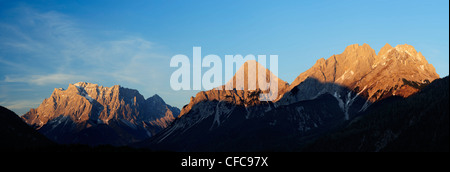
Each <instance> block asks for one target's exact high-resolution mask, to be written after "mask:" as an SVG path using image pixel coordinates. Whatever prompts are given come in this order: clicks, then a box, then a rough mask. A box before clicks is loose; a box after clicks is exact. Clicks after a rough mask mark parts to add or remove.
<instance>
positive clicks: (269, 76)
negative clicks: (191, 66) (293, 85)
mask: <svg viewBox="0 0 450 172" xmlns="http://www.w3.org/2000/svg"><path fill="white" fill-rule="evenodd" d="M262 71H264V72H262ZM258 76H259V77H260V78H265V82H266V83H267V85H266V86H267V88H270V85H271V84H275V82H274V81H278V82H277V84H278V92H277V97H278V98H281V95H283V94H284V93H285V92H286V91H287V88H288V87H289V84H288V83H287V82H286V81H283V80H281V79H280V78H278V77H277V76H276V75H275V74H273V73H272V72H271V71H270V70H269V69H267V68H265V67H264V66H263V65H261V64H260V63H258V62H257V61H255V60H249V61H247V62H245V63H244V64H243V65H242V66H241V67H240V68H239V69H238V70H237V72H236V74H235V75H234V76H233V78H232V79H230V80H229V81H228V82H227V83H226V84H225V85H222V86H219V87H217V88H214V89H212V90H208V91H201V92H198V93H197V94H196V96H195V97H192V98H191V101H190V102H189V104H188V105H186V106H184V107H183V109H182V110H181V113H180V116H182V115H184V114H186V113H188V112H189V111H190V110H191V108H192V107H193V106H194V105H196V104H198V103H200V102H203V101H225V102H228V103H231V104H235V105H245V106H253V105H258V104H261V103H263V102H261V101H260V94H261V93H271V94H275V91H274V90H270V89H265V88H264V89H261V88H260V87H259V81H258ZM237 81H239V82H240V83H241V84H238V82H237ZM249 83H250V84H254V85H253V86H250V85H249ZM226 88H233V89H232V90H230V89H226ZM278 98H277V99H276V100H278ZM276 100H275V101H276Z"/></svg>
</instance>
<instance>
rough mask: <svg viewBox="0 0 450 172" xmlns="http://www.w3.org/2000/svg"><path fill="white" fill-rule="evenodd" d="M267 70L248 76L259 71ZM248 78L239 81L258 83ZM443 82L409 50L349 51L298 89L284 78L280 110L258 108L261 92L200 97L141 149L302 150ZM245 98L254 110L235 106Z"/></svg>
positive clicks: (322, 65) (307, 76) (309, 74)
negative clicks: (392, 100) (375, 107)
mask: <svg viewBox="0 0 450 172" xmlns="http://www.w3.org/2000/svg"><path fill="white" fill-rule="evenodd" d="M260 66H261V65H256V68H255V69H245V70H249V71H258V69H257V68H258V67H260ZM246 67H247V66H246V65H244V66H242V67H241V68H240V69H239V70H243V68H246ZM266 71H267V69H266ZM247 73H251V72H247ZM267 73H268V74H267V75H266V80H269V78H268V76H269V75H270V73H269V72H267ZM244 77H245V78H236V76H235V77H233V79H235V78H236V79H244V80H245V79H247V80H251V78H247V77H248V76H244ZM253 77H256V75H253ZM437 78H439V75H437V74H436V72H435V69H434V67H433V66H432V65H431V64H428V62H427V61H426V59H425V58H424V57H423V56H422V54H421V53H420V52H419V53H417V51H416V50H415V49H414V48H413V47H412V46H410V45H398V46H396V47H392V46H390V45H389V44H386V45H385V46H384V47H383V48H382V49H381V51H380V52H379V53H378V55H377V54H376V53H375V51H374V50H373V49H372V48H370V46H369V45H367V44H363V45H362V46H360V45H357V44H355V45H350V46H348V47H347V48H346V49H345V51H344V52H343V53H341V54H339V55H333V56H331V57H330V58H328V59H327V60H325V59H319V60H318V61H317V62H316V64H315V65H314V66H313V67H312V68H310V69H309V70H307V71H305V72H304V73H302V74H300V75H299V76H298V77H297V78H296V79H295V81H294V82H293V83H292V84H291V85H288V84H287V83H286V82H284V81H282V80H281V81H280V79H278V78H277V79H278V84H279V85H281V86H279V90H278V93H279V94H280V95H279V98H278V99H276V100H275V101H273V102H259V101H258V100H257V97H258V95H259V93H260V92H261V91H260V90H258V89H257V90H239V91H238V90H231V91H228V92H222V91H220V90H215V89H213V90H210V91H203V92H199V93H198V94H197V95H196V97H193V98H191V102H190V103H189V104H188V105H187V106H185V107H184V108H183V109H182V110H181V111H182V115H181V117H180V118H178V119H176V120H175V121H174V122H173V124H172V125H171V127H169V128H166V129H164V130H163V131H161V132H160V133H159V134H158V135H156V136H155V137H152V138H150V139H149V140H147V141H146V142H142V143H140V144H138V146H144V147H148V148H153V149H163V150H175V151H267V150H269V151H271V150H274V151H291V150H299V147H302V146H304V145H306V143H308V142H309V141H311V140H314V139H316V138H318V137H319V136H321V135H322V134H324V133H327V132H330V131H332V130H334V129H336V128H337V127H338V126H340V125H342V124H344V123H346V122H348V121H349V120H351V119H354V118H355V117H357V116H359V115H361V114H362V113H363V112H364V111H365V110H366V109H367V108H368V107H370V106H371V105H372V104H373V103H374V102H377V101H381V100H383V99H385V98H387V97H391V96H395V95H398V96H402V97H408V96H410V95H412V94H414V93H416V92H418V91H419V90H420V89H421V88H423V87H424V86H426V85H427V84H429V83H430V82H432V81H433V80H435V79H437ZM254 79H255V80H256V78H254ZM227 84H229V83H227ZM286 87H287V88H286ZM217 95H220V96H217ZM240 98H244V100H246V101H247V102H245V101H244V102H242V101H236V100H240ZM249 100H252V101H249ZM248 102H251V103H248ZM181 143H182V144H181Z"/></svg>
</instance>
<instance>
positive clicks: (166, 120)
mask: <svg viewBox="0 0 450 172" xmlns="http://www.w3.org/2000/svg"><path fill="white" fill-rule="evenodd" d="M179 113H180V110H179V109H178V108H175V107H171V106H169V105H167V104H166V103H165V102H164V101H163V100H162V98H161V97H159V96H158V95H154V96H153V97H150V98H148V99H144V97H143V96H142V95H141V94H139V92H138V91H137V90H133V89H128V88H123V87H120V86H118V85H115V86H113V87H103V86H98V85H97V84H91V83H86V82H79V83H76V84H70V85H69V87H68V88H67V90H64V89H62V88H58V89H55V90H54V91H53V93H52V95H51V96H50V97H49V98H47V99H45V100H44V101H43V102H42V104H41V105H40V106H39V107H38V108H36V109H31V110H30V111H29V112H28V113H26V114H25V115H23V116H22V119H23V120H24V121H25V122H26V123H28V124H29V125H31V126H32V127H34V128H36V129H37V130H38V131H39V132H40V133H42V134H44V135H45V136H47V137H48V138H50V139H51V140H54V141H55V142H57V143H63V144H73V143H80V144H88V145H100V144H112V145H126V144H129V143H132V142H136V141H140V140H144V139H147V138H150V137H151V136H153V135H155V134H156V133H157V132H159V131H160V130H161V129H163V128H165V127H167V126H168V125H169V124H170V123H171V122H172V121H173V120H174V119H175V118H176V117H177V116H178V115H179Z"/></svg>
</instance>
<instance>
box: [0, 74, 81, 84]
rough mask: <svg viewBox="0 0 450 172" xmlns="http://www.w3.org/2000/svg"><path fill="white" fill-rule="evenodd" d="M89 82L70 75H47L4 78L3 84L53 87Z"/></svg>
mask: <svg viewBox="0 0 450 172" xmlns="http://www.w3.org/2000/svg"><path fill="white" fill-rule="evenodd" d="M86 80H89V78H88V77H85V76H79V75H71V74H49V75H30V76H5V80H4V82H24V83H29V84H36V85H53V84H66V83H76V82H78V81H86Z"/></svg>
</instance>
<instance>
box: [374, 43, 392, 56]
mask: <svg viewBox="0 0 450 172" xmlns="http://www.w3.org/2000/svg"><path fill="white" fill-rule="evenodd" d="M392 48H394V47H392V46H391V45H390V44H388V43H386V44H385V45H384V46H383V47H382V48H381V49H380V52H378V55H379V56H381V55H384V54H386V53H387V52H388V51H389V50H391V49H392Z"/></svg>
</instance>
